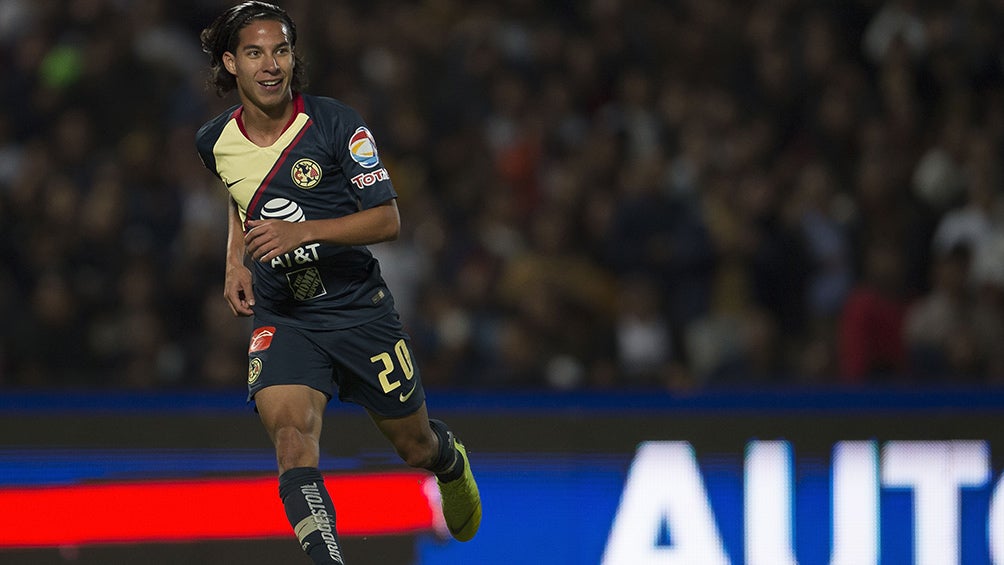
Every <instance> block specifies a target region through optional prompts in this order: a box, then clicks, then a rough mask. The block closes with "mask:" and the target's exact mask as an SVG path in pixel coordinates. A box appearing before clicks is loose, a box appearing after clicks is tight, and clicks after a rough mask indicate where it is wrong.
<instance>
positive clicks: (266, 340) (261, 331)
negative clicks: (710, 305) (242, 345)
mask: <svg viewBox="0 0 1004 565" xmlns="http://www.w3.org/2000/svg"><path fill="white" fill-rule="evenodd" d="M274 335H275V326H262V327H260V328H258V329H256V330H255V331H254V332H252V334H251V345H250V346H249V347H248V353H249V354H251V353H255V352H257V351H265V350H266V349H268V348H269V346H270V345H272V336H274Z"/></svg>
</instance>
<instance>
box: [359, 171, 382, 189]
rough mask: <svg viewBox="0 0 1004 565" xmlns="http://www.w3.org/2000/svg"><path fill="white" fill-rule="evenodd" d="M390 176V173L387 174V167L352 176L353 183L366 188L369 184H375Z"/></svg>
mask: <svg viewBox="0 0 1004 565" xmlns="http://www.w3.org/2000/svg"><path fill="white" fill-rule="evenodd" d="M389 178H390V175H389V174H387V169H377V170H375V171H370V172H368V173H361V174H358V175H356V176H354V177H352V184H354V185H356V188H366V187H367V186H373V185H374V184H376V183H378V182H380V181H382V180H387V179H389Z"/></svg>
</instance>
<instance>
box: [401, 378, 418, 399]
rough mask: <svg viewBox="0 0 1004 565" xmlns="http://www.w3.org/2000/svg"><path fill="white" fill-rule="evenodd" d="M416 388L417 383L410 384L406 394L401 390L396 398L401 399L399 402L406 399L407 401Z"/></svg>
mask: <svg viewBox="0 0 1004 565" xmlns="http://www.w3.org/2000/svg"><path fill="white" fill-rule="evenodd" d="M416 388H418V383H415V384H413V385H412V386H411V390H409V391H408V394H405V393H403V392H402V393H401V394H400V395H399V396H398V398H399V399H400V400H401V402H407V401H408V399H409V398H411V395H412V393H414V392H415V389H416Z"/></svg>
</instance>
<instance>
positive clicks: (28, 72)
mask: <svg viewBox="0 0 1004 565" xmlns="http://www.w3.org/2000/svg"><path fill="white" fill-rule="evenodd" d="M280 4H281V5H283V6H284V7H285V8H286V9H287V10H288V11H289V12H290V14H291V15H292V16H293V17H294V19H295V20H296V21H297V22H298V28H299V35H300V43H299V45H298V50H299V51H300V52H301V53H302V54H303V56H304V58H305V60H306V64H307V75H308V77H309V80H310V84H309V86H308V87H307V88H306V90H307V91H308V92H311V93H314V94H321V95H328V96H333V97H335V98H339V99H341V100H343V101H345V102H347V103H348V104H350V105H352V106H354V107H355V108H357V109H358V110H359V111H360V113H361V114H362V115H363V117H364V118H365V119H366V121H367V122H368V124H369V126H370V129H371V130H372V131H373V132H374V135H375V138H376V141H377V144H378V147H379V149H380V155H381V157H382V159H383V161H384V163H385V165H386V167H387V169H388V170H389V171H390V174H391V179H392V181H393V182H394V185H395V187H396V188H397V190H398V192H399V195H400V198H399V206H400V209H401V213H402V221H403V227H402V236H401V238H400V239H399V240H398V241H396V242H393V243H388V244H381V245H379V246H375V247H374V249H373V250H374V253H375V254H376V255H377V256H378V257H379V258H380V259H381V262H382V265H383V271H384V275H385V277H386V278H387V280H388V283H389V285H390V287H391V290H392V292H393V293H394V295H395V298H396V300H397V304H398V308H399V310H400V311H401V313H402V317H403V319H404V322H405V324H406V326H407V327H408V330H409V332H410V333H411V335H412V336H413V338H414V348H415V351H416V355H417V357H418V362H419V363H420V365H421V367H422V372H423V379H424V381H425V382H426V384H427V386H429V387H463V388H473V387H481V388H501V387H533V388H549V389H560V390H567V389H582V388H604V387H609V388H642V387H644V388H664V389H665V388H668V389H674V390H689V389H699V388H706V387H749V386H753V387H756V386H762V385H817V384H820V385H830V384H846V385H862V384H873V383H964V384H996V383H1001V382H1004V169H1002V159H1001V156H1002V154H1001V151H1002V149H1004V35H1002V34H1001V33H999V30H1001V29H1004V4H1002V3H1001V2H995V1H991V0H957V1H955V2H935V1H930V2H925V1H920V0H917V1H912V0H830V1H818V0H761V1H756V2H747V1H743V0H676V1H660V0H581V1H579V0H555V1H552V2H534V1H533V0H424V1H419V0H416V1H414V2H391V1H386V0H384V1H381V0H375V1H367V2H363V1H339V2H331V1H327V0H287V1H284V2H280ZM229 5H230V2H221V1H196V0H178V1H168V0H143V1H140V0H3V1H2V2H0V42H2V49H0V61H2V62H3V68H4V73H3V78H4V80H3V83H2V85H0V97H2V104H3V108H5V110H4V112H3V113H0V258H2V263H3V268H2V269H0V313H2V323H0V385H3V386H15V387H16V386H45V387H64V386H87V387H121V386H125V387H190V386H195V387H217V386H218V387H230V386H240V385H241V383H243V381H244V379H245V377H246V374H247V368H246V367H247V365H246V363H247V357H246V351H247V339H248V332H249V329H250V328H249V325H248V324H249V321H248V320H246V319H236V318H234V317H233V315H232V314H231V313H230V311H229V309H228V307H227V306H226V304H225V302H224V300H223V291H222V282H223V260H224V250H225V249H224V248H225V245H224V242H225V237H226V233H225V230H226V198H227V195H226V191H225V189H224V187H223V186H222V185H221V184H220V182H219V181H218V180H217V179H216V178H215V177H213V176H212V175H210V174H209V173H208V171H207V170H206V169H205V168H204V167H203V166H202V164H201V162H200V161H199V158H198V156H197V154H196V152H195V149H194V135H195V131H196V129H197V128H198V127H199V126H200V125H201V124H202V123H203V122H204V121H206V120H208V119H209V118H210V117H212V116H214V115H216V114H217V113H219V112H221V111H223V110H225V109H226V108H227V107H229V106H231V105H233V104H235V103H236V97H234V96H233V95H231V97H229V98H223V99H220V98H219V97H217V96H216V95H215V94H214V93H213V92H212V91H211V89H208V88H207V87H206V86H205V79H206V76H207V74H206V73H207V68H206V67H207V58H206V56H205V55H204V54H203V53H202V52H201V51H200V48H199V43H198V33H199V31H200V30H201V29H202V28H203V27H205V26H206V25H208V24H209V23H210V22H211V20H212V19H213V17H215V16H216V14H218V13H219V12H220V11H222V10H223V9H224V8H225V7H227V6H229Z"/></svg>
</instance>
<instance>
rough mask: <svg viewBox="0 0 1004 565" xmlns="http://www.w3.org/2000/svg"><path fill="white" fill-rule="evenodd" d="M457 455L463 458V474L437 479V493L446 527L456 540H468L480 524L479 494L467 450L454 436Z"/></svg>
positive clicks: (476, 531)
mask: <svg viewBox="0 0 1004 565" xmlns="http://www.w3.org/2000/svg"><path fill="white" fill-rule="evenodd" d="M454 444H455V445H456V447H457V453H458V454H459V457H463V458H464V474H463V475H462V476H461V477H460V478H459V479H455V480H452V481H450V482H448V483H444V482H442V481H440V480H439V479H436V482H437V483H438V484H439V494H440V497H441V498H442V501H443V518H445V519H446V527H447V528H449V530H450V533H451V534H452V535H453V537H454V538H455V539H456V540H458V541H470V540H471V539H472V538H473V537H474V534H476V533H478V527H480V526H481V494H480V493H478V484H477V483H476V482H474V473H472V472H471V461H470V459H468V458H467V450H466V449H464V444H462V443H460V440H458V439H456V438H454Z"/></svg>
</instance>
